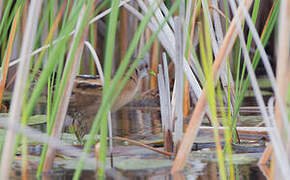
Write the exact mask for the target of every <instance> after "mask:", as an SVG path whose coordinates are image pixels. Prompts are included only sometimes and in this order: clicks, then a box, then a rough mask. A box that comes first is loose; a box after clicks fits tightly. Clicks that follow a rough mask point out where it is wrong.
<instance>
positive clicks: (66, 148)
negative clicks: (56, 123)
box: [0, 121, 92, 163]
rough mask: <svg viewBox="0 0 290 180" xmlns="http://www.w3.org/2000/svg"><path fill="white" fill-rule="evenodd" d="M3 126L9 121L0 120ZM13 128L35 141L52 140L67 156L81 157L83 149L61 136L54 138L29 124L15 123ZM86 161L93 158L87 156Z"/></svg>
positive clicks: (46, 142) (54, 145)
mask: <svg viewBox="0 0 290 180" xmlns="http://www.w3.org/2000/svg"><path fill="white" fill-rule="evenodd" d="M0 125H1V127H5V128H8V125H9V122H7V121H0ZM11 129H12V130H13V131H15V132H18V133H20V134H22V135H25V136H27V137H28V138H30V139H31V140H33V141H35V142H39V143H42V144H48V143H49V142H52V146H53V148H55V149H58V150H59V152H60V153H61V154H63V155H66V156H73V157H79V156H80V154H81V150H80V149H78V148H76V147H74V146H72V145H70V144H67V143H66V142H63V141H61V140H59V138H53V137H50V136H49V135H47V134H45V133H42V132H41V131H39V130H36V129H35V128H31V127H29V126H25V125H21V124H20V123H17V124H14V125H13V126H12V127H11ZM85 161H86V162H87V163H90V162H92V160H91V158H90V157H89V156H86V157H85Z"/></svg>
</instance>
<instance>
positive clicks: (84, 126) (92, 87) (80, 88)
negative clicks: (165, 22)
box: [66, 60, 148, 142]
mask: <svg viewBox="0 0 290 180" xmlns="http://www.w3.org/2000/svg"><path fill="white" fill-rule="evenodd" d="M147 75H148V62H147V61H146V60H141V61H140V63H139V64H138V66H137V67H136V69H135V71H134V72H133V74H132V75H131V76H130V78H129V80H128V81H127V83H126V84H125V86H124V88H123V89H122V90H121V92H120V94H119V96H118V97H117V99H116V101H115V102H114V104H113V105H112V107H111V112H116V111H117V110H119V109H120V108H121V107H123V106H124V105H126V104H128V103H129V102H131V101H132V100H133V99H134V97H135V95H136V94H137V92H138V91H140V90H141V87H142V80H143V79H144V77H146V76H147ZM102 91H103V85H102V82H101V80H100V78H99V76H93V75H78V76H76V79H75V81H74V85H73V90H72V95H71V97H70V102H69V106H68V110H67V117H66V122H70V123H69V124H71V127H73V131H74V133H75V135H76V137H77V139H78V141H80V142H82V139H83V137H84V135H85V134H88V133H89V132H90V129H91V126H92V124H93V121H94V119H95V116H96V114H97V112H98V110H99V108H100V105H101V103H102ZM66 124H68V123H66Z"/></svg>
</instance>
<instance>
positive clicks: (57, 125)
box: [43, 7, 88, 171]
mask: <svg viewBox="0 0 290 180" xmlns="http://www.w3.org/2000/svg"><path fill="white" fill-rule="evenodd" d="M84 10H85V7H83V8H82V10H81V12H80V16H79V20H78V24H77V26H76V34H75V37H74V39H73V42H72V45H71V49H70V51H69V56H68V59H67V64H66V66H65V72H64V77H65V75H66V72H67V71H68V69H69V74H68V75H67V79H63V80H62V81H64V84H65V85H64V91H63V94H62V99H61V101H60V104H59V109H58V112H57V115H56V120H55V122H54V127H53V129H52V133H51V136H52V137H56V136H58V135H59V134H60V132H61V130H62V127H63V122H64V119H65V115H66V111H67V108H68V104H69V98H70V95H71V92H72V87H73V83H74V77H75V75H76V72H77V69H78V68H79V64H80V59H81V55H82V52H83V46H84V38H85V36H86V34H87V31H88V27H82V26H81V21H86V19H85V18H86V16H85V15H84ZM86 10H88V9H86ZM87 17H88V15H87ZM83 28H85V29H83ZM79 33H81V34H82V35H81V38H80V39H78V36H79ZM75 44H78V47H77V49H76V52H75V53H74V56H73V59H72V55H73V51H74V49H73V48H74V46H75ZM70 61H73V62H72V65H71V66H70V64H69V62H70ZM55 153H56V150H55V149H54V148H51V146H50V143H49V144H48V149H47V153H46V158H45V163H44V167H43V171H49V170H51V168H52V167H53V160H54V157H55Z"/></svg>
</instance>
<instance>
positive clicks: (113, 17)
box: [98, 0, 127, 177]
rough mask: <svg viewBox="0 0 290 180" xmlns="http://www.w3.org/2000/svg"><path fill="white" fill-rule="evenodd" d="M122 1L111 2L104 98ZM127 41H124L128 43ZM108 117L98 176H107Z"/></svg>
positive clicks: (103, 124)
mask: <svg viewBox="0 0 290 180" xmlns="http://www.w3.org/2000/svg"><path fill="white" fill-rule="evenodd" d="M119 3H120V1H119V0H115V1H112V2H111V9H112V11H111V13H110V16H109V19H108V20H109V23H108V31H107V35H106V47H105V55H104V57H105V58H104V59H105V62H104V86H103V93H102V94H103V96H104V95H105V94H106V93H107V91H108V89H109V88H110V82H111V74H112V62H113V54H114V47H115V46H114V44H115V34H116V30H117V20H118V12H119V7H118V5H119ZM126 40H127V39H124V41H126ZM108 117H109V111H108V110H107V111H105V112H104V115H103V116H102V118H101V125H100V126H101V133H100V134H101V139H100V145H101V146H100V151H99V163H98V168H99V169H98V176H99V177H104V176H105V163H106V149H107V135H108V134H107V133H108V132H107V131H108Z"/></svg>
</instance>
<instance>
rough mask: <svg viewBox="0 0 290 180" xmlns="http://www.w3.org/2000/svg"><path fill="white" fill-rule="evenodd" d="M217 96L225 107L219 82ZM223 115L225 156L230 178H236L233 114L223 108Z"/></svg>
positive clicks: (232, 179) (220, 103)
mask: <svg viewBox="0 0 290 180" xmlns="http://www.w3.org/2000/svg"><path fill="white" fill-rule="evenodd" d="M217 98H218V103H219V105H220V106H221V107H224V102H223V92H222V90H221V87H220V84H219V83H218V85H217ZM221 116H222V119H223V121H222V122H223V127H225V130H224V134H225V141H226V142H225V152H226V153H225V156H226V157H227V160H228V164H229V179H231V180H234V179H235V169H234V165H233V156H232V144H231V139H232V127H231V121H230V120H231V118H230V117H229V116H231V114H230V113H228V114H227V115H226V112H225V110H224V109H223V108H222V109H221Z"/></svg>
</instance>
